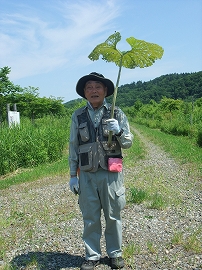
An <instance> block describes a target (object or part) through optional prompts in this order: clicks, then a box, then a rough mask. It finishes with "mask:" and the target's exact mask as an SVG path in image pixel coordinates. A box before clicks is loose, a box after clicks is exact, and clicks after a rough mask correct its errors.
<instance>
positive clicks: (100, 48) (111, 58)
mask: <svg viewBox="0 0 202 270" xmlns="http://www.w3.org/2000/svg"><path fill="white" fill-rule="evenodd" d="M120 40H121V35H120V33H119V32H115V34H113V35H111V36H109V37H108V39H107V40H106V41H105V42H103V43H101V44H99V45H97V46H96V47H95V49H94V50H93V51H92V52H91V54H90V55H89V56H88V57H89V58H90V60H92V61H95V60H98V59H99V57H100V55H102V59H103V60H105V61H106V62H114V63H115V64H116V65H118V66H119V64H120V59H121V57H122V53H121V52H120V51H119V50H117V48H116V45H117V43H118V42H119V41H120Z"/></svg>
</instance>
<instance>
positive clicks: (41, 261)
mask: <svg viewBox="0 0 202 270" xmlns="http://www.w3.org/2000/svg"><path fill="white" fill-rule="evenodd" d="M83 260H84V258H82V257H81V256H77V255H71V254H68V253H59V252H29V253H27V254H21V255H18V256H16V257H15V258H13V260H12V261H11V262H10V265H11V266H12V268H13V269H15V270H23V269H24V270H26V269H37V270H60V269H68V268H79V267H80V266H81V264H82V262H83ZM101 264H106V265H109V261H108V258H103V259H101ZM32 267H33V268H32Z"/></svg>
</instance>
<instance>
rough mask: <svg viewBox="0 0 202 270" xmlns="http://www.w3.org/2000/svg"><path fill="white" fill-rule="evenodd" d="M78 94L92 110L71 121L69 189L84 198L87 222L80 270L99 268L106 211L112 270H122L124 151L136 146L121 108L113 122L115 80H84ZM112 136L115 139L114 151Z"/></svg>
mask: <svg viewBox="0 0 202 270" xmlns="http://www.w3.org/2000/svg"><path fill="white" fill-rule="evenodd" d="M76 91H77V93H78V94H79V95H80V96H81V97H83V98H85V99H86V100H87V105H86V106H85V107H82V108H79V109H77V110H76V111H75V112H74V113H73V115H72V123H71V130H70V144H69V165H70V175H71V178H70V182H69V184H70V189H71V191H72V192H74V193H75V194H77V193H78V194H79V206H80V209H81V212H82V216H83V221H84V230H83V241H84V244H85V252H86V256H85V260H84V262H83V263H82V265H81V268H80V269H81V270H92V269H94V267H95V266H97V265H98V264H99V261H100V257H101V248H100V238H101V235H102V230H101V228H102V227H101V210H102V209H103V213H104V217H105V222H106V226H105V240H106V251H107V254H108V256H109V258H110V264H111V267H112V268H113V269H119V268H123V267H124V260H123V258H122V250H121V246H122V221H121V210H122V209H123V208H124V206H125V203H126V201H125V188H124V181H123V170H122V152H121V148H123V149H124V148H125V149H126V148H129V147H130V146H131V145H132V140H133V135H132V134H131V133H130V128H129V123H128V120H127V117H126V115H125V114H124V113H123V111H122V110H121V109H120V108H115V111H114V118H110V115H111V105H110V104H108V103H107V102H106V100H105V97H107V96H110V95H112V94H113V93H114V84H113V82H112V81H111V80H109V79H107V78H105V77H104V76H103V75H102V74H98V73H96V72H92V73H90V74H89V75H86V76H83V77H82V78H80V79H79V81H78V83H77V85H76ZM109 131H111V132H112V133H113V135H112V143H111V145H110V146H109V144H108V135H109ZM78 172H79V173H78Z"/></svg>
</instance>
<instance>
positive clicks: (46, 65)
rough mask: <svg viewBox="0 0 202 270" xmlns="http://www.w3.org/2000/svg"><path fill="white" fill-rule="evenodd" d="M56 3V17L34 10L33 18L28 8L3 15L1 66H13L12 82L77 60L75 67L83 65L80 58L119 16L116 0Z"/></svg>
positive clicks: (1, 21) (0, 48) (0, 21)
mask: <svg viewBox="0 0 202 270" xmlns="http://www.w3.org/2000/svg"><path fill="white" fill-rule="evenodd" d="M57 4H58V5H57V9H56V13H57V16H56V17H50V16H47V14H46V13H45V14H44V16H42V14H40V12H39V14H37V10H36V9H34V8H33V10H32V11H33V14H32V16H30V14H31V9H30V7H29V6H24V7H23V9H21V11H20V12H19V11H18V13H15V12H14V13H10V14H3V16H1V19H0V26H2V30H3V31H1V34H0V39H1V45H0V62H1V66H2V67H3V66H9V67H11V74H10V75H11V76H10V77H12V80H13V79H14V80H16V79H19V78H23V77H26V76H31V75H36V74H39V73H44V72H47V71H50V70H53V69H54V68H57V67H61V66H62V65H67V64H68V63H72V62H73V61H74V59H75V61H74V65H75V64H76V63H78V64H81V61H80V60H79V57H81V58H82V55H83V53H84V51H85V57H86V52H87V53H90V51H89V52H88V48H91V49H92V48H93V47H94V45H95V44H96V36H97V34H99V35H100V34H101V33H103V34H104V32H107V31H110V30H111V28H113V25H111V23H112V21H113V19H114V18H116V17H117V16H118V8H117V7H115V5H114V1H107V2H104V3H103V2H102V3H101V2H100V3H97V2H95V1H89V2H88V1H87V2H86V1H85V2H84V1H81V2H77V3H71V4H70V3H68V4H67V3H66V2H65V1H58V2H57ZM52 8H53V9H55V8H56V7H54V6H52ZM49 11H50V7H49ZM54 12H55V10H54ZM106 36H107V35H105V37H106ZM99 38H102V36H99ZM92 43H93V45H92Z"/></svg>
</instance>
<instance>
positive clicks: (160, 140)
mask: <svg viewBox="0 0 202 270" xmlns="http://www.w3.org/2000/svg"><path fill="white" fill-rule="evenodd" d="M134 126H135V127H137V128H138V130H140V131H141V132H142V133H144V135H146V136H147V137H149V138H150V139H151V140H152V141H153V142H154V143H156V144H158V145H161V146H162V147H163V149H164V150H165V151H166V152H168V153H170V154H171V155H172V156H173V157H174V158H176V159H177V160H178V161H180V162H181V164H183V163H193V164H195V165H196V166H197V168H198V169H200V170H201V172H202V148H200V147H199V146H197V145H196V143H195V142H194V140H191V139H190V138H189V137H185V136H174V135H171V134H166V133H164V132H161V131H160V130H158V129H151V128H148V127H146V126H143V125H138V124H134Z"/></svg>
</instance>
